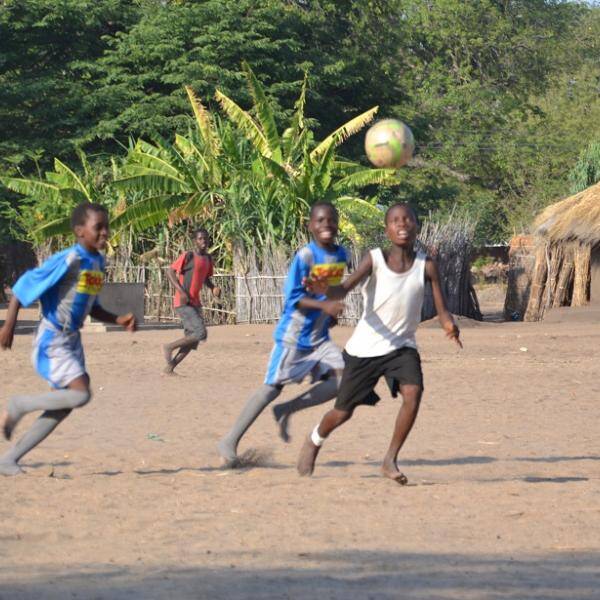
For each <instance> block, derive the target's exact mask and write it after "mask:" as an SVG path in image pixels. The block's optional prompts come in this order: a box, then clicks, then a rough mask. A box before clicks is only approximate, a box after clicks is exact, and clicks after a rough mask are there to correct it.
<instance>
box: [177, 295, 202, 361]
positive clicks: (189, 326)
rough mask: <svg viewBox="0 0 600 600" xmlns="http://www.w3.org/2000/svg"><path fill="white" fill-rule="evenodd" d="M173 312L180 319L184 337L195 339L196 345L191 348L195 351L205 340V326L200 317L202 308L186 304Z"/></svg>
mask: <svg viewBox="0 0 600 600" xmlns="http://www.w3.org/2000/svg"><path fill="white" fill-rule="evenodd" d="M175 312H176V313H177V315H178V316H179V318H180V319H181V323H182V324H183V332H184V334H185V337H191V338H195V339H196V343H195V344H194V345H193V346H192V349H194V350H195V349H196V348H197V347H198V344H199V343H200V342H203V341H204V340H205V339H206V325H205V324H204V317H203V316H202V307H201V306H192V305H191V304H186V305H185V306H178V307H177V308H176V309H175Z"/></svg>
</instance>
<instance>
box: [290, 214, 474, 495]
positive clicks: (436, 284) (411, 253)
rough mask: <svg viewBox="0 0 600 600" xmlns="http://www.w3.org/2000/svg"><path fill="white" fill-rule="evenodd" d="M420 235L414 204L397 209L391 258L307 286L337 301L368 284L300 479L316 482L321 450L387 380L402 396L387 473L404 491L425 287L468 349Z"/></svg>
mask: <svg viewBox="0 0 600 600" xmlns="http://www.w3.org/2000/svg"><path fill="white" fill-rule="evenodd" d="M417 231H418V221H417V217H416V214H415V212H414V210H413V209H412V208H411V207H410V206H409V205H408V204H395V205H394V206H391V207H390V208H389V209H388V211H387V212H386V215H385V233H386V235H387V237H388V239H389V240H390V241H391V243H392V246H391V249H390V250H385V251H383V250H381V249H380V248H376V249H374V250H371V251H370V252H369V254H367V256H365V258H364V259H363V260H362V262H361V264H360V265H359V266H358V268H357V270H356V271H355V272H354V273H353V274H351V275H350V276H349V277H348V278H347V279H346V280H345V281H344V282H343V283H342V284H341V285H339V286H335V287H331V286H326V285H323V284H322V282H320V281H319V280H318V279H314V280H313V281H309V282H308V287H309V289H313V290H319V291H321V292H326V294H327V297H328V298H332V299H339V298H343V297H344V296H345V295H346V294H347V293H348V292H349V291H350V290H352V289H353V288H354V287H355V286H356V285H358V284H359V283H360V282H361V281H363V280H364V279H366V282H365V284H364V286H363V300H364V310H363V314H362V316H361V318H360V321H359V322H358V324H357V326H356V329H355V330H354V332H353V334H352V336H351V337H350V339H349V340H348V343H347V344H346V347H345V350H344V361H345V367H344V372H343V375H342V382H341V384H340V390H339V392H338V397H337V400H336V403H335V407H334V408H333V409H332V410H330V411H329V412H328V413H327V414H326V415H325V416H324V417H323V419H322V420H321V422H320V423H319V424H318V425H317V426H316V427H315V428H314V430H313V432H312V433H311V434H310V435H309V436H308V438H307V439H306V441H305V442H304V446H303V447H302V450H301V452H300V456H299V459H298V473H299V474H300V475H302V476H305V475H311V474H312V472H313V469H314V465H315V460H316V458H317V454H318V453H319V450H320V449H321V446H322V444H323V442H324V441H325V439H326V438H327V437H328V436H329V434H330V433H331V432H332V431H333V430H334V429H336V428H338V427H339V426H340V425H342V424H343V423H345V422H346V421H348V420H349V419H350V418H351V417H352V414H353V412H354V409H355V408H356V407H357V406H360V405H361V404H368V405H374V404H375V403H377V402H378V401H379V396H377V394H376V393H375V392H374V388H375V385H376V384H377V382H378V381H379V379H380V377H385V378H386V380H387V382H388V385H389V387H390V391H391V393H392V396H394V397H395V396H397V394H398V391H399V392H400V394H401V395H402V400H403V401H402V406H401V407H400V411H399V413H398V417H397V418H396V423H395V426H394V432H393V434H392V440H391V442H390V445H389V448H388V451H387V453H386V455H385V458H384V460H383V465H382V473H383V475H384V476H386V477H389V478H390V479H392V480H394V481H396V482H397V483H399V484H401V485H404V484H406V483H407V478H406V477H405V475H403V474H402V473H401V472H400V471H399V470H398V467H397V464H396V460H397V457H398V452H399V451H400V448H402V445H403V444H404V442H405V440H406V438H407V437H408V434H409V433H410V430H411V428H412V426H413V423H414V422H415V419H416V417H417V412H418V410H419V404H420V402H421V396H422V394H423V375H422V372H421V359H420V357H419V353H418V351H417V344H416V341H415V332H416V329H417V326H418V324H419V322H420V321H421V308H422V306H423V297H424V292H425V282H426V281H429V282H430V283H431V288H432V292H433V299H434V302H435V308H436V311H437V314H438V317H439V320H440V323H441V325H442V327H443V328H444V330H445V332H446V335H447V337H448V338H450V339H452V340H453V341H455V342H456V343H457V344H458V345H459V346H461V347H462V344H461V342H460V339H459V330H458V327H457V326H456V324H455V323H454V320H453V318H452V315H451V314H450V313H449V312H448V310H447V308H446V305H445V302H444V296H443V294H442V289H441V286H440V279H439V274H438V270H437V266H436V264H435V262H434V261H433V260H432V259H431V258H429V257H428V256H427V255H426V254H425V253H424V252H420V251H415V249H414V244H415V240H416V237H417Z"/></svg>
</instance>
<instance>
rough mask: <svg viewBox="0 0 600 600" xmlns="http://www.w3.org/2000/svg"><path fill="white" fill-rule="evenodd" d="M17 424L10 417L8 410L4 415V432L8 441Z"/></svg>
mask: <svg viewBox="0 0 600 600" xmlns="http://www.w3.org/2000/svg"><path fill="white" fill-rule="evenodd" d="M16 424H17V422H16V421H15V420H14V419H13V418H12V417H11V416H10V414H9V413H8V411H7V410H5V411H4V413H3V414H2V432H3V433H4V437H5V438H6V439H7V440H10V438H11V436H12V432H13V429H14V428H15V425H16Z"/></svg>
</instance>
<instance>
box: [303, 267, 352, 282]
mask: <svg viewBox="0 0 600 600" xmlns="http://www.w3.org/2000/svg"><path fill="white" fill-rule="evenodd" d="M345 267H346V263H343V262H339V263H323V264H320V265H313V266H312V267H311V269H310V276H311V277H313V278H315V279H317V278H318V279H320V278H322V277H326V278H327V284H328V285H339V284H340V283H341V281H342V277H343V276H344V269H345Z"/></svg>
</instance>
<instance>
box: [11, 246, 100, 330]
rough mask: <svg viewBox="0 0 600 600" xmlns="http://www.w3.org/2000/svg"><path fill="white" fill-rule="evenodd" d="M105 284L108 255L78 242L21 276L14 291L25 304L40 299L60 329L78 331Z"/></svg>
mask: <svg viewBox="0 0 600 600" xmlns="http://www.w3.org/2000/svg"><path fill="white" fill-rule="evenodd" d="M103 283H104V256H102V255H101V254H98V253H92V252H90V251H89V250H86V249H85V248H84V247H83V246H81V245H80V244H75V245H74V246H72V247H71V248H67V249H66V250H62V251H61V252H57V253H56V254H53V255H52V256H51V257H50V258H49V259H48V260H47V261H45V262H44V263H43V264H42V265H41V266H39V267H38V268H37V269H32V270H30V271H27V272H26V273H24V274H23V275H21V277H20V278H19V280H18V281H17V283H15V285H14V286H13V288H12V291H13V294H14V295H15V296H16V297H17V299H18V300H19V302H20V303H21V304H22V305H23V306H25V307H26V306H29V305H30V304H32V303H33V302H35V301H36V300H39V301H40V302H41V305H42V314H43V316H44V318H45V319H46V321H48V322H49V323H51V324H52V325H53V326H54V327H56V328H57V329H59V330H62V331H76V330H78V329H80V328H81V326H82V325H83V321H84V320H85V318H86V317H87V316H88V315H89V313H90V311H91V310H92V307H93V306H95V305H97V304H98V299H97V296H98V294H99V293H100V290H101V289H102V284H103Z"/></svg>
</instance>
